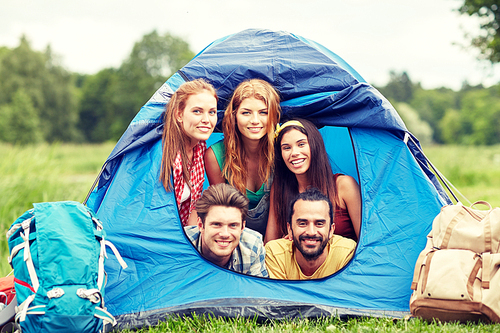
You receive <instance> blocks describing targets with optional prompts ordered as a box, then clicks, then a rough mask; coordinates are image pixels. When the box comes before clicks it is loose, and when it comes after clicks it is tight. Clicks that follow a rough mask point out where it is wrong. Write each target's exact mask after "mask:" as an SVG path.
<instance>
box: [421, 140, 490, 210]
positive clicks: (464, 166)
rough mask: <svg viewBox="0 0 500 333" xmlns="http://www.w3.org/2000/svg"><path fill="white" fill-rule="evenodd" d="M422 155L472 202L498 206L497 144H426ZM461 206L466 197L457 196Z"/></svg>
mask: <svg viewBox="0 0 500 333" xmlns="http://www.w3.org/2000/svg"><path fill="white" fill-rule="evenodd" d="M423 150H424V153H425V155H426V156H427V157H428V158H429V159H430V161H431V162H432V163H433V164H434V165H435V166H436V167H437V169H438V170H439V171H440V172H441V173H442V174H443V175H444V176H445V177H446V178H447V179H448V180H449V181H450V182H451V183H452V184H453V185H454V186H455V187H456V188H457V189H458V190H459V191H460V192H461V193H462V194H463V195H464V196H465V197H466V198H467V199H468V200H469V201H470V202H471V203H473V202H475V201H478V200H484V201H488V202H489V203H490V204H491V205H492V206H493V207H500V145H495V146H487V147H486V146H479V147H477V146H450V145H447V146H427V147H423ZM459 199H460V200H461V201H462V203H463V204H464V205H468V202H467V201H466V200H463V199H462V198H459Z"/></svg>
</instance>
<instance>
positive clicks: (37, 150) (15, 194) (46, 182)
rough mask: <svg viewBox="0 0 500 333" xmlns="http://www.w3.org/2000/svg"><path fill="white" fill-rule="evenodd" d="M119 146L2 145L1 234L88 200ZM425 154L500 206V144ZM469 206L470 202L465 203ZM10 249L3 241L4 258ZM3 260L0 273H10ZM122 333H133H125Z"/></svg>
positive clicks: (405, 325)
mask: <svg viewBox="0 0 500 333" xmlns="http://www.w3.org/2000/svg"><path fill="white" fill-rule="evenodd" d="M113 146H114V144H112V143H107V144H102V145H67V144H55V145H39V146H28V147H18V146H10V145H5V144H0V157H1V158H0V175H1V176H0V229H1V230H0V231H1V232H2V233H3V234H5V232H6V231H7V230H8V228H9V227H10V225H11V224H12V222H14V220H15V219H16V218H17V217H19V216H20V215H21V214H22V213H24V212H25V211H26V210H27V209H30V208H31V207H32V203H33V202H45V201H62V200H75V201H82V200H84V198H85V196H86V194H87V192H88V190H89V189H90V187H91V186H92V183H93V182H94V180H95V178H96V176H97V174H98V173H99V171H100V169H101V166H102V164H103V163H104V161H105V160H106V157H107V156H108V155H109V153H110V152H111V150H112V149H113ZM424 153H425V154H426V155H427V156H428V157H429V158H430V160H431V161H432V162H433V163H434V164H435V165H436V167H437V168H438V169H439V170H440V171H441V172H442V173H443V174H444V175H445V176H446V177H447V178H448V179H449V180H450V181H451V182H452V183H453V184H454V185H455V186H456V187H457V188H458V189H459V190H460V192H462V193H463V194H464V195H465V196H466V197H467V198H468V199H469V200H470V201H476V200H486V201H489V202H490V203H491V204H492V205H493V206H500V145H497V146H492V147H459V146H428V147H424ZM464 203H465V202H464ZM7 255H8V246H7V242H6V240H5V238H4V237H2V240H1V241H0V258H6V257H7ZM10 270H11V269H10V266H9V265H8V263H7V260H6V259H4V260H0V274H1V276H5V275H6V274H8V273H9V272H10ZM122 332H132V331H129V330H124V331H122ZM138 332H500V325H482V324H478V325H461V324H440V323H433V324H429V323H427V322H424V321H421V320H415V319H412V320H396V321H393V320H391V319H387V318H360V319H350V320H347V321H341V320H338V319H336V318H323V319H318V320H287V321H271V322H268V323H265V324H260V323H257V322H256V320H254V319H244V318H237V319H220V318H205V317H197V316H194V317H193V318H174V319H169V320H167V321H165V322H162V323H160V324H159V325H157V326H154V327H151V328H143V329H141V330H138Z"/></svg>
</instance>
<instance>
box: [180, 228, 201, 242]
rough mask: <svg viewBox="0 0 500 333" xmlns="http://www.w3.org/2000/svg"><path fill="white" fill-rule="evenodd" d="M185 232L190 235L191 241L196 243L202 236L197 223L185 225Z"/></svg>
mask: <svg viewBox="0 0 500 333" xmlns="http://www.w3.org/2000/svg"><path fill="white" fill-rule="evenodd" d="M184 232H185V233H186V236H188V238H189V240H190V241H191V243H193V244H196V242H197V241H198V238H199V237H200V229H199V228H198V226H197V225H187V226H185V227H184Z"/></svg>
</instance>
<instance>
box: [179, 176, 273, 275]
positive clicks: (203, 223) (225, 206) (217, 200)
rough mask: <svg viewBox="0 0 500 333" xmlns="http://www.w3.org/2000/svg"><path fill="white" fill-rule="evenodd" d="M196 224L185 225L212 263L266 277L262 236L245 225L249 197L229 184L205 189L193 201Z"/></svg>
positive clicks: (190, 236)
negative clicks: (194, 203)
mask: <svg viewBox="0 0 500 333" xmlns="http://www.w3.org/2000/svg"><path fill="white" fill-rule="evenodd" d="M196 212H197V213H198V225H194V226H187V227H184V230H185V231H186V235H187V236H188V237H189V240H190V241H191V243H193V245H194V246H195V247H196V248H197V249H198V251H199V252H200V253H201V254H202V255H203V257H205V258H206V259H207V260H209V261H211V262H213V263H214V264H216V265H218V266H220V267H224V268H227V269H230V270H233V271H236V272H240V273H244V274H249V275H256V276H264V277H267V276H268V274H267V270H266V264H265V257H266V251H265V249H264V245H263V243H262V236H261V235H260V234H259V233H258V232H256V231H253V230H250V229H245V218H246V216H247V212H248V199H247V197H245V196H244V195H243V194H241V193H240V192H239V191H238V190H237V189H235V188H234V187H232V186H231V185H228V184H224V183H221V184H216V185H212V186H210V187H209V188H208V189H206V190H205V191H204V192H203V194H202V196H201V198H200V199H199V200H198V202H197V203H196Z"/></svg>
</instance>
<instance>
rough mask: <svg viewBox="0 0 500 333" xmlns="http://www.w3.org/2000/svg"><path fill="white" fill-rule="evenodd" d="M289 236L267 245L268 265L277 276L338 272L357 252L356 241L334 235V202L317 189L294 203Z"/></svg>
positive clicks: (317, 275)
mask: <svg viewBox="0 0 500 333" xmlns="http://www.w3.org/2000/svg"><path fill="white" fill-rule="evenodd" d="M290 211H291V213H290V214H289V218H288V220H287V225H288V234H289V235H292V238H293V241H290V240H288V239H286V238H283V239H277V240H273V241H270V242H268V243H267V244H266V266H267V271H268V273H269V276H270V277H272V278H275V279H286V280H305V279H319V278H322V277H325V276H328V275H331V274H333V273H335V272H337V271H338V270H339V269H341V268H342V267H344V266H345V265H346V264H347V263H348V262H349V260H351V258H352V256H353V255H354V250H355V248H356V242H355V241H353V240H352V239H349V238H345V237H342V236H338V235H334V234H333V231H334V230H335V223H334V221H333V207H332V203H331V202H330V200H329V199H328V197H327V196H325V195H324V194H323V193H321V192H320V191H319V190H318V189H316V188H311V189H308V190H306V191H305V192H302V193H300V194H299V195H298V196H297V197H296V198H295V199H294V200H293V201H292V203H291V209H290Z"/></svg>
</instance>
